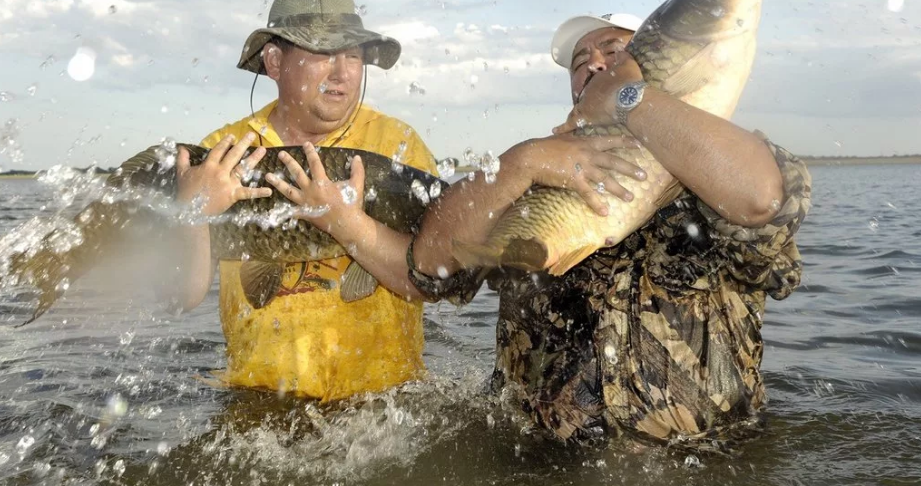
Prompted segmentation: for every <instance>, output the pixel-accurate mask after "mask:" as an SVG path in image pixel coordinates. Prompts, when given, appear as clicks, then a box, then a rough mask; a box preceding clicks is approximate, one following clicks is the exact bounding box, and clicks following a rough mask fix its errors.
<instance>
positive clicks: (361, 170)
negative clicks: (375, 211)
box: [349, 155, 365, 192]
mask: <svg viewBox="0 0 921 486" xmlns="http://www.w3.org/2000/svg"><path fill="white" fill-rule="evenodd" d="M349 183H350V184H351V185H352V187H354V188H355V190H356V191H358V192H362V191H364V188H365V164H364V163H363V162H362V161H361V157H360V156H358V155H356V156H355V157H353V158H352V176H351V177H350V178H349Z"/></svg>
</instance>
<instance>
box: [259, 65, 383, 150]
mask: <svg viewBox="0 0 921 486" xmlns="http://www.w3.org/2000/svg"><path fill="white" fill-rule="evenodd" d="M361 70H362V82H361V98H359V100H358V104H357V105H355V109H354V110H353V111H352V116H350V117H349V124H348V126H346V127H345V130H344V131H343V132H342V135H339V137H338V138H336V140H335V141H334V142H333V143H331V144H330V147H335V146H336V144H337V143H339V141H340V140H342V138H343V137H345V136H346V134H348V133H349V129H351V128H352V123H355V117H357V116H358V109H359V108H361V105H362V104H363V103H364V102H365V92H366V91H367V90H368V65H367V64H365V65H362V67H361ZM256 81H259V74H258V73H257V74H256V76H255V77H254V78H253V85H252V86H251V87H250V89H249V112H250V114H251V115H252V117H253V118H254V119H255V118H256V109H255V108H253V94H254V93H255V92H256ZM256 135H258V136H259V145H264V144H265V142H263V140H262V134H261V133H257V134H256Z"/></svg>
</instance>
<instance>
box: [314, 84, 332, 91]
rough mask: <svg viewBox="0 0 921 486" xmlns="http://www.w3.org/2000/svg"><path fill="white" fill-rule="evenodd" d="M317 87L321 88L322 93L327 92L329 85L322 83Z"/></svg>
mask: <svg viewBox="0 0 921 486" xmlns="http://www.w3.org/2000/svg"><path fill="white" fill-rule="evenodd" d="M317 89H319V90H320V93H325V92H326V90H327V89H329V87H328V86H327V85H326V83H320V86H319V87H318V88H317Z"/></svg>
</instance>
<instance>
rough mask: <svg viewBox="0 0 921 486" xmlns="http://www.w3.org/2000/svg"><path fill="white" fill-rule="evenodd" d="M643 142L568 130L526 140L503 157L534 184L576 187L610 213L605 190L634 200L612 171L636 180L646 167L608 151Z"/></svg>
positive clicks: (591, 203) (600, 211)
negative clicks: (641, 167)
mask: <svg viewBox="0 0 921 486" xmlns="http://www.w3.org/2000/svg"><path fill="white" fill-rule="evenodd" d="M639 146H640V145H639V142H637V141H636V139H634V138H633V137H629V136H613V137H611V136H593V137H576V136H575V135H572V134H569V133H566V134H562V135H554V136H550V137H546V138H541V139H534V140H528V141H526V142H522V143H520V144H518V145H516V146H515V147H512V148H511V149H509V151H508V152H506V153H505V154H503V156H502V157H501V159H502V161H503V162H504V163H509V164H510V165H511V166H512V167H513V168H515V169H517V170H520V171H522V173H523V174H522V176H523V177H528V178H530V181H531V183H532V184H539V185H543V186H549V187H560V188H564V189H572V190H574V191H576V192H577V193H579V195H580V196H582V198H583V199H585V202H586V203H588V205H589V206H590V207H591V208H592V209H593V210H594V211H595V212H597V213H598V214H600V215H602V216H606V215H607V212H608V207H607V204H605V202H604V200H603V199H602V198H601V193H602V192H607V193H610V194H613V195H615V196H617V197H619V198H621V199H623V200H624V201H628V202H629V201H632V200H633V194H631V193H630V192H629V191H627V190H626V189H625V188H624V187H623V186H621V185H620V184H619V183H617V181H616V180H615V179H614V178H613V177H612V176H611V172H616V173H619V174H623V175H626V176H627V177H630V178H632V179H636V180H643V179H645V178H646V173H645V172H644V171H643V170H642V169H640V168H639V167H637V166H636V165H634V164H631V163H630V162H627V161H626V160H624V159H622V158H620V157H617V156H615V155H613V154H611V153H609V152H608V151H609V150H611V149H615V148H620V149H638V148H639ZM500 176H501V174H500Z"/></svg>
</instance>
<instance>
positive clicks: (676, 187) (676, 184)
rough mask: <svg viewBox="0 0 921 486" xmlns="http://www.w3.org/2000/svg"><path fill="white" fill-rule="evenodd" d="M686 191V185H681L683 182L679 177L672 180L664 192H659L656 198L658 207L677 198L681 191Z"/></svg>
mask: <svg viewBox="0 0 921 486" xmlns="http://www.w3.org/2000/svg"><path fill="white" fill-rule="evenodd" d="M682 191H684V186H683V185H681V182H680V181H678V179H675V180H673V181H672V183H671V185H669V186H668V187H667V188H666V189H665V191H663V192H662V194H659V197H657V198H656V207H657V208H661V207H663V206H665V205H666V204H668V203H670V202H672V201H674V200H675V198H676V197H678V196H679V195H680V194H681V192H682Z"/></svg>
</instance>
